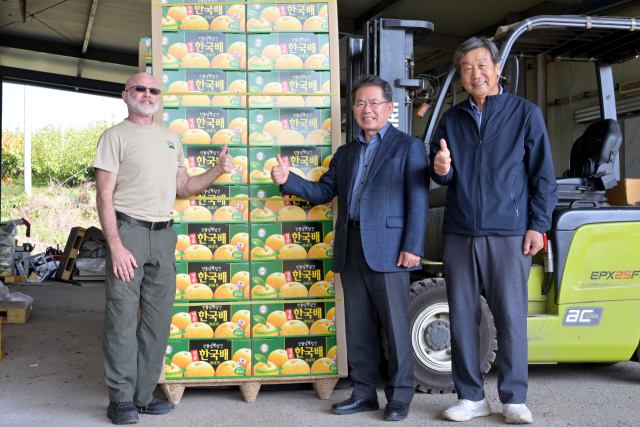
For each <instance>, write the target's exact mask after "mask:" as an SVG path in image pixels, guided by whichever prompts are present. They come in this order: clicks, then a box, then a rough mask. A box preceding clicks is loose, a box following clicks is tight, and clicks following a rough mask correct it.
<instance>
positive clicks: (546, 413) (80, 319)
mask: <svg viewBox="0 0 640 427" xmlns="http://www.w3.org/2000/svg"><path fill="white" fill-rule="evenodd" d="M20 291H21V292H23V293H26V294H29V295H31V296H33V297H34V303H33V311H32V314H31V318H30V319H29V321H28V322H27V324H25V325H3V326H2V352H3V356H4V358H3V359H2V360H1V361H0V426H18V425H19V426H60V425H65V426H94V425H105V426H106V425H109V424H110V420H109V419H107V417H106V415H105V412H106V406H107V404H108V397H107V389H106V387H105V385H104V379H103V367H102V324H103V306H104V286H103V285H102V284H89V283H87V284H85V285H84V286H82V287H73V286H71V285H66V284H62V283H55V282H54V283H53V284H52V285H51V286H21V287H20ZM32 365H37V366H32ZM529 372H530V388H529V400H528V404H529V407H530V408H531V410H532V412H533V416H534V420H535V424H536V425H540V426H567V425H573V426H638V425H640V405H638V395H639V394H640V364H638V363H635V362H625V363H618V364H616V365H613V366H608V367H587V366H582V365H533V366H530V368H529ZM496 381H497V371H496V370H495V369H492V370H491V372H490V373H489V374H488V375H487V377H486V391H487V396H488V398H489V401H490V402H491V407H492V409H493V412H494V413H493V415H491V416H490V417H486V418H480V419H476V420H472V421H470V422H469V423H468V424H469V425H473V426H494V425H504V419H503V417H502V415H501V409H502V407H501V404H500V402H499V400H498V397H497V391H496ZM350 394H351V389H350V388H343V389H337V390H335V391H334V393H333V395H332V397H331V399H330V400H329V401H322V400H319V399H318V398H316V396H315V394H314V392H313V390H311V389H302V390H300V389H298V390H286V391H283V390H278V391H270V390H263V391H261V392H260V394H259V396H258V399H257V402H256V403H253V404H247V403H245V402H244V401H243V400H242V396H241V394H240V391H239V390H238V389H237V388H231V389H224V390H220V389H198V388H196V389H187V390H186V391H185V393H184V396H183V399H182V402H181V403H180V405H179V406H178V407H177V408H176V409H175V410H174V411H173V412H172V413H170V414H168V415H164V416H150V415H146V416H142V417H141V420H140V423H139V424H141V425H148V426H165V425H167V426H169V425H171V426H173V425H184V426H187V425H188V426H201V425H202V426H209V425H226V426H255V425H264V426H275V425H279V426H282V425H295V426H329V425H336V424H338V423H349V425H350V426H370V425H372V424H383V421H382V416H383V414H382V410H381V411H379V412H368V413H364V414H357V415H351V416H342V417H339V416H337V415H333V414H331V412H330V410H329V409H330V406H331V404H332V403H334V402H339V401H342V400H344V399H346V398H347V397H349V395H350ZM378 394H379V398H380V403H381V405H384V404H385V403H386V402H385V398H384V394H383V392H382V388H380V389H379V391H378ZM156 397H164V395H163V394H162V391H160V390H159V389H156ZM455 402H456V396H455V395H445V396H440V395H428V394H421V393H419V394H416V396H415V398H414V400H413V404H412V406H411V415H410V417H409V419H408V420H407V421H406V422H405V423H406V424H405V425H420V426H422V425H425V424H428V425H430V426H432V425H433V426H438V425H443V426H444V425H448V426H451V425H453V423H451V422H447V421H443V420H441V419H440V417H439V414H440V413H441V412H442V411H443V410H444V409H446V408H447V407H448V406H449V405H451V404H453V403H455Z"/></svg>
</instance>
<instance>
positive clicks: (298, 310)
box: [251, 282, 336, 337]
mask: <svg viewBox="0 0 640 427" xmlns="http://www.w3.org/2000/svg"><path fill="white" fill-rule="evenodd" d="M289 284H293V285H296V283H295V282H290V283H289ZM297 285H300V284H297ZM285 286H286V285H285ZM292 290H293V289H292ZM293 291H294V292H295V291H296V290H293ZM301 298H302V297H301ZM251 307H252V308H251V314H252V318H253V325H254V326H253V329H252V333H253V336H254V337H266V336H276V335H278V336H293V335H296V336H303V335H322V336H332V335H335V333H336V314H335V312H336V310H335V303H333V302H323V301H291V302H286V301H284V302H271V301H265V302H264V304H254V305H252V306H251Z"/></svg>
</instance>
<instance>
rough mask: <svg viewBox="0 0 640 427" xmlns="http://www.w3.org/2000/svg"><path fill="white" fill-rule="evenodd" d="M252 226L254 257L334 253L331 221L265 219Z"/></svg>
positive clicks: (307, 256) (315, 256)
mask: <svg viewBox="0 0 640 427" xmlns="http://www.w3.org/2000/svg"><path fill="white" fill-rule="evenodd" d="M250 229H251V260H252V261H255V260H275V259H280V260H282V259H327V258H332V257H333V234H332V233H333V223H332V222H331V221H315V222H313V221H306V222H297V221H292V222H274V223H261V224H251V227H250ZM330 233H331V234H330ZM329 239H331V240H330V243H325V241H329Z"/></svg>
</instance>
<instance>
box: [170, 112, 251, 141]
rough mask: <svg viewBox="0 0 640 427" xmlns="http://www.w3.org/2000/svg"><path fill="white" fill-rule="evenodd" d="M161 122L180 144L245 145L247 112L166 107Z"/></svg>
mask: <svg viewBox="0 0 640 427" xmlns="http://www.w3.org/2000/svg"><path fill="white" fill-rule="evenodd" d="M162 120H163V122H164V125H165V126H166V127H168V128H169V129H171V130H172V131H174V132H175V133H176V134H177V135H178V138H179V139H180V141H181V142H182V144H183V145H200V146H202V145H225V144H226V145H240V144H241V143H242V142H243V137H244V143H245V144H246V143H247V142H246V141H247V136H246V135H245V133H246V131H247V112H246V110H236V109H223V108H189V107H187V108H167V109H166V110H165V111H164V113H163V115H162Z"/></svg>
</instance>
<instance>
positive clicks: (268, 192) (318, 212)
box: [249, 185, 333, 222]
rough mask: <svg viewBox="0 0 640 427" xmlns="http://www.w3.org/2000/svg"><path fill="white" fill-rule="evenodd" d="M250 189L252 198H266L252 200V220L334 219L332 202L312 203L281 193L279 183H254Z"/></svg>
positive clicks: (250, 218) (250, 217) (250, 216)
mask: <svg viewBox="0 0 640 427" xmlns="http://www.w3.org/2000/svg"><path fill="white" fill-rule="evenodd" d="M249 191H250V195H251V197H252V198H258V199H264V200H262V201H255V200H252V201H251V203H250V205H251V206H250V209H251V213H250V214H249V220H250V221H251V222H272V221H305V220H307V221H331V220H332V219H333V203H332V202H329V203H327V204H326V205H317V206H316V205H312V204H311V203H309V202H308V201H306V200H303V199H301V198H299V197H297V196H295V195H292V194H281V193H280V187H279V186H278V185H252V186H251V188H250V190H249ZM254 211H255V212H254ZM265 211H266V215H265ZM269 212H271V213H272V214H273V215H270V214H269Z"/></svg>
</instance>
